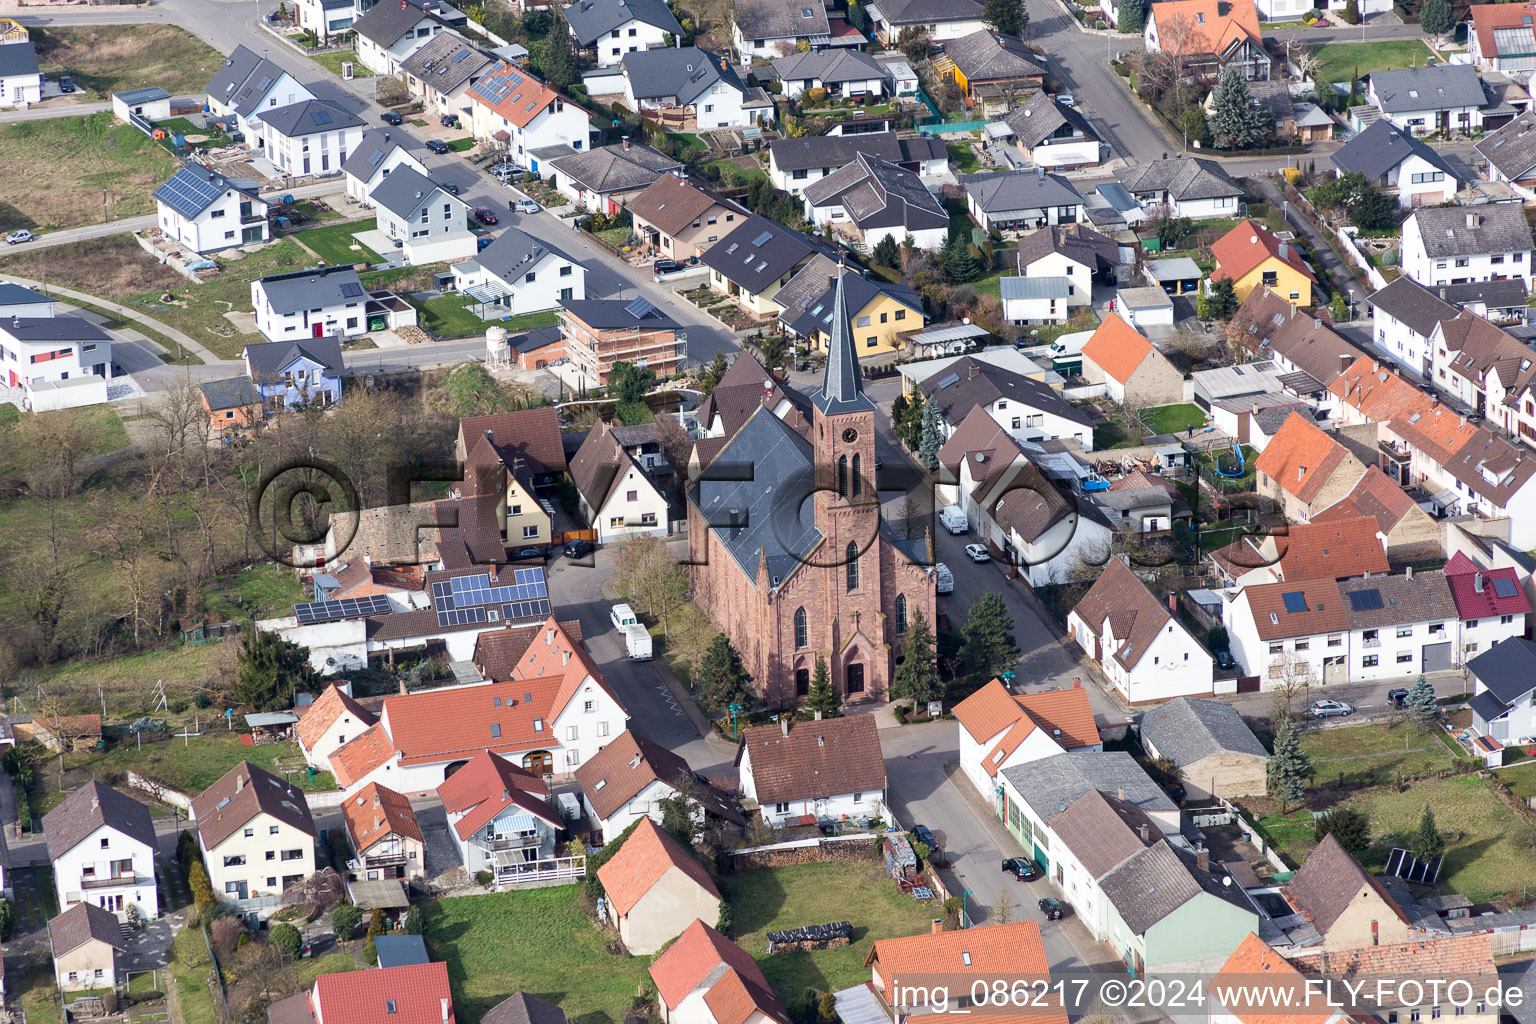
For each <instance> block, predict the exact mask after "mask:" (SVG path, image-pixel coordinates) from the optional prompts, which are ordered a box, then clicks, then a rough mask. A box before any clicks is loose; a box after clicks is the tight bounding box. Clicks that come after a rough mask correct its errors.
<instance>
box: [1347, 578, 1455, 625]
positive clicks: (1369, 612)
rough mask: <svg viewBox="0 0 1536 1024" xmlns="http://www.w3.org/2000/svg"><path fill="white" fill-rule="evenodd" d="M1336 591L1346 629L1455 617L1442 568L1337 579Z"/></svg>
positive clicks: (1453, 602) (1453, 603)
mask: <svg viewBox="0 0 1536 1024" xmlns="http://www.w3.org/2000/svg"><path fill="white" fill-rule="evenodd" d="M1339 594H1340V596H1341V597H1343V599H1344V612H1345V614H1346V615H1347V616H1348V617H1349V628H1350V629H1378V628H1380V627H1383V626H1400V625H1406V624H1408V623H1413V622H1428V621H1431V620H1437V619H1455V618H1456V602H1455V601H1454V600H1453V599H1452V597H1451V588H1450V587H1449V586H1448V585H1447V584H1446V582H1445V574H1444V573H1442V572H1421V573H1415V574H1414V575H1413V576H1412V577H1408V576H1373V577H1371V578H1369V579H1363V580H1344V581H1342V582H1340V583H1339Z"/></svg>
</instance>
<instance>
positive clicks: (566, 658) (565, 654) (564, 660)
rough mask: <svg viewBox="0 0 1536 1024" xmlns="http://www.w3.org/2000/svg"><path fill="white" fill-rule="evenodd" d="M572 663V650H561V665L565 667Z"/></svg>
mask: <svg viewBox="0 0 1536 1024" xmlns="http://www.w3.org/2000/svg"><path fill="white" fill-rule="evenodd" d="M570 663H571V652H570V651H561V652H560V667H561V668H564V667H565V666H566V665H569V664H570Z"/></svg>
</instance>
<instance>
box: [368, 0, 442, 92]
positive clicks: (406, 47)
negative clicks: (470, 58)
mask: <svg viewBox="0 0 1536 1024" xmlns="http://www.w3.org/2000/svg"><path fill="white" fill-rule="evenodd" d="M445 28H447V23H446V22H445V21H444V20H443V18H442V17H440V16H439V15H438V13H437V5H436V4H435V3H432V2H431V0H416V2H414V3H413V2H412V0H404V2H403V3H400V4H393V3H381V4H375V5H374V6H373V7H372V8H370V9H369V11H368V13H366V14H364V15H363V16H362V17H361V18H358V19H357V21H356V22H355V23H353V25H352V31H353V32H354V33H356V35H357V62H358V63H359V64H361V65H362V66H363V67H365V68H367V69H368V70H369V71H372V72H373V73H374V74H376V75H398V74H399V73H400V65H401V63H402V62H403V61H404V60H405V59H406V58H407V57H409V56H410V55H411V54H413V53H415V52H416V51H417V50H419V49H421V48H422V47H423V46H425V45H427V41H428V40H430V39H431V38H432V37H434V36H436V35H438V34H439V33H440V32H442V31H443V29H445ZM449 31H450V32H451V31H452V29H449Z"/></svg>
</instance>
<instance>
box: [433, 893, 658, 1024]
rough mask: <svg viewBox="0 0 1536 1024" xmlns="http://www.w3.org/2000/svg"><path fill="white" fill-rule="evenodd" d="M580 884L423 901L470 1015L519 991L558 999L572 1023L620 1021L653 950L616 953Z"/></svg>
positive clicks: (439, 954) (439, 955) (440, 956)
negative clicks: (586, 909) (585, 903)
mask: <svg viewBox="0 0 1536 1024" xmlns="http://www.w3.org/2000/svg"><path fill="white" fill-rule="evenodd" d="M580 891H581V890H580V887H579V886H570V885H562V886H555V887H552V888H548V889H525V890H520V891H513V892H501V893H493V894H490V895H486V896H461V897H459V898H457V899H449V900H442V901H440V902H429V903H423V904H421V906H422V909H423V910H424V911H425V912H426V925H427V927H426V938H427V942H428V944H429V945H430V946H431V948H432V954H433V959H434V960H442V961H444V962H446V963H447V965H448V978H449V981H450V983H451V984H452V986H453V1002H454V1005H455V1006H456V1007H458V1012H459V1013H460V1014H462V1015H463V1016H464V1017H465V1018H467V1019H469V1020H479V1019H480V1018H481V1017H482V1016H483V1015H484V1014H485V1012H486V1011H487V1010H489V1009H490V1008H491V1007H492V1006H494V1005H496V1004H497V1003H498V1002H500V1001H501V1000H503V999H505V998H506V997H507V996H509V995H511V994H512V993H514V992H518V991H526V992H528V993H529V994H530V995H535V996H538V997H540V998H541V999H548V1000H549V1001H551V1002H553V1003H556V1004H558V1005H559V1006H560V1007H561V1008H562V1009H564V1010H565V1012H566V1015H567V1016H568V1017H569V1019H570V1020H571V1022H572V1024H619V1022H620V1021H623V1020H624V1019H625V1017H627V1016H628V1015H629V1010H630V1007H631V1005H632V1004H633V1002H634V999H635V991H636V988H637V987H640V988H647V989H648V988H650V978H649V976H648V975H647V974H646V968H647V967H648V966H649V965H650V959H649V958H648V957H629V956H615V955H614V954H612V953H609V952H608V951H607V950H606V949H605V948H604V947H605V944H606V941H607V940H606V936H605V935H604V934H603V933H602V932H601V931H599V930H598V928H597V926H596V925H594V924H593V923H592V921H591V919H590V918H588V917H587V916H586V914H584V913H583V912H582V910H581V908H580V906H578V905H577V902H576V899H577V894H578V892H580Z"/></svg>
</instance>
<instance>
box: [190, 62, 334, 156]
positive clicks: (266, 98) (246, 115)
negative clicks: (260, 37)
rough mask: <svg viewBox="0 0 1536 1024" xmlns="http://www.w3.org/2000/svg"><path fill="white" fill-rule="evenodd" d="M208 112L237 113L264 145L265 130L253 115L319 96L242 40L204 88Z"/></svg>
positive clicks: (243, 128)
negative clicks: (257, 124)
mask: <svg viewBox="0 0 1536 1024" xmlns="http://www.w3.org/2000/svg"><path fill="white" fill-rule="evenodd" d="M203 92H204V94H205V96H206V97H207V106H208V112H209V113H210V114H212V115H214V116H215V117H231V116H233V117H234V118H235V119H236V121H237V123H238V124H239V126H240V130H241V131H242V132H244V133H245V137H246V139H247V140H248V142H249V143H254V144H256V145H258V146H259V145H261V142H262V139H261V133H260V132H259V131H258V130H257V128H256V127H255V123H254V122H253V120H252V119H253V118H254V117H255V116H256V115H257V114H260V113H262V112H263V111H268V110H275V109H276V108H278V107H286V106H291V105H293V104H296V103H303V102H304V101H306V100H312V99H314V98H315V95H314V93H312V92H310V91H309V88H308V87H307V86H305V85H303V84H302V83H300V82H299V80H298V79H296V78H294V77H293V76H292V75H290V74H289V73H288V72H287V71H285V70H283V68H282V66H281V65H279V64H278V63H277V62H276V61H272V60H268V59H267V58H266V57H263V56H261V55H259V54H257V53H256V52H255V51H254V50H252V49H251V48H250V47H248V46H246V45H245V44H244V43H241V44H240V45H239V46H237V47H235V50H234V52H233V53H231V54H230V55H229V57H228V58H227V59H226V60H225V61H224V66H223V67H221V68H219V70H218V72H217V73H216V74H215V75H214V76H213V78H212V80H211V81H209V83H208V85H207V87H206V88H205V89H204V90H203Z"/></svg>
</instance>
